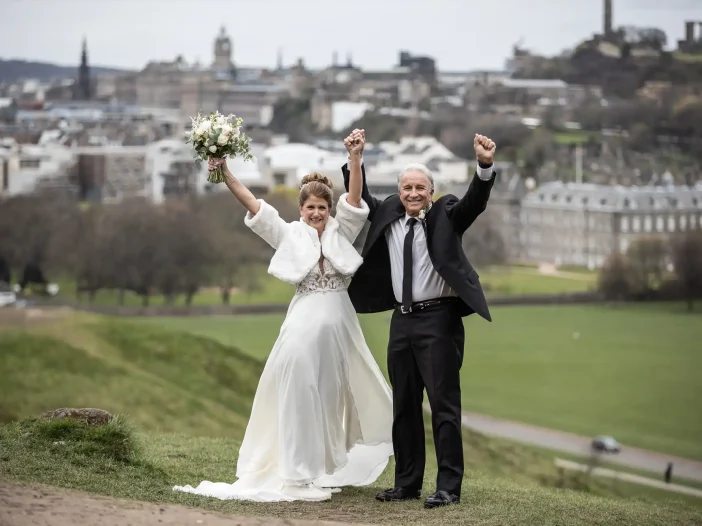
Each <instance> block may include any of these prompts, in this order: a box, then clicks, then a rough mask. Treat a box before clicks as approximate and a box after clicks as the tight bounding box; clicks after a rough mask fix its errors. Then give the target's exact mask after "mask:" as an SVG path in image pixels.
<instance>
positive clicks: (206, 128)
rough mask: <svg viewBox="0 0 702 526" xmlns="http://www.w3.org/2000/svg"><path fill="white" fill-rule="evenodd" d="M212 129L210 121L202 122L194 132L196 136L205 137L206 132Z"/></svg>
mask: <svg viewBox="0 0 702 526" xmlns="http://www.w3.org/2000/svg"><path fill="white" fill-rule="evenodd" d="M211 127H212V123H211V122H210V121H202V122H201V123H200V124H199V125H198V127H197V130H195V132H196V133H197V134H198V135H205V134H206V133H207V132H208V131H210V128H211Z"/></svg>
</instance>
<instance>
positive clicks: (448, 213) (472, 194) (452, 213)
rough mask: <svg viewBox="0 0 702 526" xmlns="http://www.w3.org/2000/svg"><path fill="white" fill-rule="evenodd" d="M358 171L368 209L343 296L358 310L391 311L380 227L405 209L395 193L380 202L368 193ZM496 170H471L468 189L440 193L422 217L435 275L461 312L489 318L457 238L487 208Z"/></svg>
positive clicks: (346, 173) (387, 261) (392, 303)
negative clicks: (358, 259) (357, 259)
mask: <svg viewBox="0 0 702 526" xmlns="http://www.w3.org/2000/svg"><path fill="white" fill-rule="evenodd" d="M341 171H342V173H343V175H344V186H345V187H346V190H347V191H348V188H349V176H350V173H349V170H348V167H347V165H346V164H344V166H342V168H341ZM362 171H363V193H362V198H363V200H364V201H365V202H366V203H367V204H368V207H369V208H370V213H369V215H368V220H369V221H370V228H369V230H368V234H367V236H366V241H365V243H364V245H363V250H362V252H361V255H362V256H363V264H362V265H361V266H360V267H359V269H358V270H357V271H356V274H355V275H354V276H353V278H352V280H351V284H350V285H349V296H350V298H351V302H352V303H353V306H354V308H355V309H356V312H358V313H362V314H363V313H370V312H382V311H387V310H391V309H393V308H394V307H395V304H396V303H397V302H396V300H395V294H394V292H393V289H392V278H391V275H390V253H389V251H388V245H387V242H386V240H385V231H386V229H387V228H388V227H389V226H390V223H392V222H393V221H395V220H396V219H398V218H400V217H402V216H403V215H404V214H405V208H404V205H403V204H402V202H401V201H400V196H399V194H394V195H391V196H390V197H388V198H387V199H385V200H384V201H380V200H379V199H376V198H375V197H373V196H372V195H371V194H370V192H369V191H368V186H367V184H366V169H365V165H363V166H362ZM496 175H497V173H496V172H495V171H494V170H493V172H492V177H491V178H490V179H489V180H487V181H483V180H482V179H480V177H478V174H477V173H476V174H474V175H473V180H472V181H471V183H470V186H469V187H468V191H467V192H466V194H465V195H464V196H463V197H462V198H460V199H459V198H458V197H456V196H455V195H451V194H449V195H444V196H442V197H440V198H439V199H437V200H436V202H434V204H433V206H432V208H431V210H429V212H428V213H427V216H426V219H425V222H426V236H427V247H428V249H429V258H430V259H431V262H432V264H433V265H434V269H435V270H436V271H437V272H438V274H439V275H440V276H441V277H442V278H443V279H444V281H446V283H447V284H448V286H449V287H451V289H453V290H454V291H455V292H456V293H457V294H458V297H459V298H460V300H461V307H462V312H461V316H467V315H469V314H472V313H474V312H477V313H478V314H479V315H480V316H482V317H483V318H485V319H486V320H488V321H492V318H491V317H490V311H489V310H488V306H487V301H486V300H485V294H483V288H482V287H481V285H480V279H479V277H478V273H477V272H476V271H475V269H474V268H473V266H472V265H471V264H470V262H469V261H468V258H467V257H466V255H465V253H464V252H463V246H462V244H461V239H462V237H463V234H464V232H465V231H466V230H467V229H468V227H470V225H472V224H473V222H474V221H475V220H476V219H477V217H478V216H479V215H480V214H481V213H482V212H483V211H484V210H485V208H486V207H487V202H488V199H489V198H490V191H491V190H492V186H493V184H494V183H495V176H496Z"/></svg>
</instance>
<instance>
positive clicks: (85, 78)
mask: <svg viewBox="0 0 702 526" xmlns="http://www.w3.org/2000/svg"><path fill="white" fill-rule="evenodd" d="M91 97H92V83H91V81H90V66H89V65H88V41H87V39H86V38H85V37H83V45H82V50H81V54H80V66H79V67H78V79H77V80H76V83H75V91H74V98H75V99H78V100H90V99H91Z"/></svg>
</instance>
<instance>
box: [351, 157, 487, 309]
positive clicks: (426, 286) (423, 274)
mask: <svg viewBox="0 0 702 526" xmlns="http://www.w3.org/2000/svg"><path fill="white" fill-rule="evenodd" d="M350 169H351V168H350V167H349V170H350ZM492 170H493V167H492V166H491V167H489V168H481V167H480V165H478V166H477V168H476V172H477V173H478V177H479V178H480V179H482V180H483V181H489V180H490V178H491V177H492ZM408 219H409V215H407V214H405V215H404V216H402V217H400V218H399V219H397V220H396V221H393V222H392V223H390V226H389V227H388V228H387V230H385V239H386V241H387V244H388V250H389V252H390V275H391V278H392V290H393V292H394V293H395V300H396V301H397V302H398V303H402V278H403V268H404V263H403V261H404V257H403V254H404V244H405V235H406V234H407V220H408ZM422 223H423V222H422V221H419V220H418V221H417V222H416V223H415V224H414V243H413V245H412V302H413V303H414V302H417V301H426V300H430V299H434V298H442V297H445V296H456V293H455V292H454V291H453V290H451V287H449V286H448V285H447V284H446V282H445V281H444V279H443V278H442V277H441V276H439V273H438V272H437V271H436V270H435V269H434V265H432V263H431V259H430V258H429V249H428V248H427V236H426V232H425V231H424V228H425V227H424V224H422Z"/></svg>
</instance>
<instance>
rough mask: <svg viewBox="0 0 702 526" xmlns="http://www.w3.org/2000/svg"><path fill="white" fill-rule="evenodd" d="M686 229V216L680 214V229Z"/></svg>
mask: <svg viewBox="0 0 702 526" xmlns="http://www.w3.org/2000/svg"><path fill="white" fill-rule="evenodd" d="M686 229H687V216H680V230H682V231H683V232H684V231H685V230H686Z"/></svg>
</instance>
